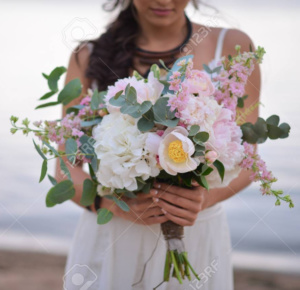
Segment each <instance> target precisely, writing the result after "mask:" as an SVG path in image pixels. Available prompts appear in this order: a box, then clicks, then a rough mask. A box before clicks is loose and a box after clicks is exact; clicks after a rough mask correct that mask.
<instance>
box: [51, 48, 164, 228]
mask: <svg viewBox="0 0 300 290" xmlns="http://www.w3.org/2000/svg"><path fill="white" fill-rule="evenodd" d="M78 61H79V63H77V62H76V59H75V53H72V55H71V57H70V61H69V65H68V69H67V76H66V79H65V84H67V83H68V82H69V81H71V80H73V79H75V78H79V79H80V81H81V83H82V85H83V87H82V94H81V96H80V97H78V98H77V99H75V100H73V101H72V102H70V103H69V104H68V105H65V106H63V107H62V117H64V116H66V110H67V108H69V107H72V106H74V105H78V104H79V103H80V101H81V99H82V97H84V96H85V95H86V94H87V89H88V88H90V85H91V80H89V79H88V78H86V77H85V75H84V72H85V70H86V68H87V66H88V62H89V50H88V48H87V47H83V48H82V49H81V50H79V52H78ZM58 150H62V151H65V145H59V146H58ZM62 159H63V160H64V162H65V163H66V165H67V167H68V168H69V170H70V174H71V177H72V179H73V181H74V188H75V195H74V197H73V198H72V201H74V202H75V203H76V204H77V205H79V206H81V207H84V206H82V205H81V204H80V199H81V196H82V191H83V182H84V180H85V179H87V178H90V175H89V174H87V173H86V172H85V171H83V168H82V163H81V162H80V163H76V166H74V165H72V164H71V163H70V162H69V161H68V159H67V158H66V157H62ZM55 178H56V180H57V181H58V182H59V181H62V180H65V179H67V177H66V176H64V174H63V173H62V172H61V170H60V166H59V160H58V159H57V160H56V172H55ZM124 199H125V198H124ZM125 200H126V202H127V204H128V206H129V208H130V211H129V212H125V211H123V210H121V209H120V208H119V207H118V206H117V205H116V204H115V203H114V201H112V200H109V199H106V198H102V199H101V201H100V205H99V206H100V207H101V208H107V209H109V210H110V211H112V212H113V214H114V215H116V216H119V217H121V218H124V219H127V220H130V221H132V222H135V223H139V224H146V225H150V224H156V223H163V222H165V221H167V217H165V216H164V215H163V214H162V212H161V210H160V208H159V207H158V206H157V205H156V204H154V203H153V201H152V196H151V195H150V194H144V193H142V194H139V195H138V197H137V198H136V199H129V198H127V199H125ZM84 208H85V207H84ZM91 209H92V211H93V212H96V209H95V207H94V205H92V206H91Z"/></svg>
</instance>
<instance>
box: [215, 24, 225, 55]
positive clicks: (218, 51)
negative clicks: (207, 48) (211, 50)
mask: <svg viewBox="0 0 300 290" xmlns="http://www.w3.org/2000/svg"><path fill="white" fill-rule="evenodd" d="M227 30H228V28H222V29H221V31H220V33H219V37H218V41H217V46H216V52H215V60H216V61H217V60H219V59H220V58H221V57H222V49H223V42H224V38H225V34H226V32H227Z"/></svg>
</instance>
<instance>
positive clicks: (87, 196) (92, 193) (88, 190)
mask: <svg viewBox="0 0 300 290" xmlns="http://www.w3.org/2000/svg"><path fill="white" fill-rule="evenodd" d="M96 195H97V184H96V183H94V182H93V181H92V180H91V179H88V178H87V179H85V180H84V182H83V191H82V196H81V199H80V204H82V205H83V206H89V205H91V204H93V203H94V200H95V197H96Z"/></svg>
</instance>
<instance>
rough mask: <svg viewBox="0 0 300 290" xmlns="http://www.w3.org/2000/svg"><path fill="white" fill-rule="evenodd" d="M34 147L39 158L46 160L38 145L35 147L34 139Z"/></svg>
mask: <svg viewBox="0 0 300 290" xmlns="http://www.w3.org/2000/svg"><path fill="white" fill-rule="evenodd" d="M32 141H33V144H34V147H35V149H36V151H37V152H38V153H39V154H40V156H41V157H42V158H43V159H44V160H47V157H46V156H45V155H44V153H43V152H42V150H41V149H40V147H39V146H38V145H36V143H35V142H34V139H32Z"/></svg>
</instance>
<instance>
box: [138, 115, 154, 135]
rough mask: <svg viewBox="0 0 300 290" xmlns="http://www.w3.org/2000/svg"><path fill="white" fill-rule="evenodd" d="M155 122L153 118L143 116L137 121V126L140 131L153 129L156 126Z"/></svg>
mask: <svg viewBox="0 0 300 290" xmlns="http://www.w3.org/2000/svg"><path fill="white" fill-rule="evenodd" d="M154 125H155V124H154V122H153V121H152V120H149V119H146V117H144V116H143V117H142V118H140V119H139V120H138V122H137V127H138V129H139V130H140V131H142V132H146V131H149V130H151V129H152V128H153V127H154Z"/></svg>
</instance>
